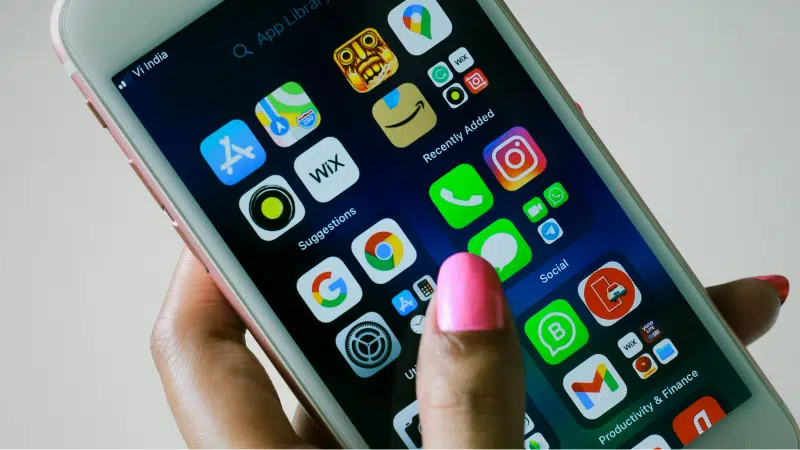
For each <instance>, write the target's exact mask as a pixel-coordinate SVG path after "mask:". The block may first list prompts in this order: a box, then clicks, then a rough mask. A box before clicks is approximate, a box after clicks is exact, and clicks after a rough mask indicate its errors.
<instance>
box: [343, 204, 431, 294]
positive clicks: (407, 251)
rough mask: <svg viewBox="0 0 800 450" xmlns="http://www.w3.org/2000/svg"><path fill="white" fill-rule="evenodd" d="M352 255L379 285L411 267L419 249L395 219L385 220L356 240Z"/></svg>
mask: <svg viewBox="0 0 800 450" xmlns="http://www.w3.org/2000/svg"><path fill="white" fill-rule="evenodd" d="M352 251H353V255H354V256H355V257H356V259H357V260H358V262H359V263H360V264H361V267H363V268H364V271H366V272H367V275H369V277H370V278H371V279H372V281H374V282H375V283H378V284H384V283H387V282H389V280H391V279H392V278H394V277H396V276H397V275H399V274H400V273H401V272H403V271H404V270H406V269H407V268H409V267H410V266H411V265H412V264H414V262H415V261H416V260H417V251H416V250H415V249H414V246H413V245H412V244H411V242H410V241H409V239H408V237H407V236H406V234H405V233H404V232H403V230H402V229H401V228H400V225H398V224H397V222H395V221H394V220H392V219H383V220H381V221H380V222H378V223H376V224H375V225H373V226H372V227H371V228H370V229H369V230H367V231H365V232H363V233H362V234H361V235H360V236H359V237H357V238H356V239H355V240H354V241H353V245H352Z"/></svg>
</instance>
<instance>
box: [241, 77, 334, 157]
mask: <svg viewBox="0 0 800 450" xmlns="http://www.w3.org/2000/svg"><path fill="white" fill-rule="evenodd" d="M256 117H258V121H259V122H261V125H263V126H264V128H265V129H266V130H267V133H269V136H270V137H271V138H272V140H273V141H275V143H276V144H278V145H279V146H281V147H289V146H291V145H293V144H294V143H295V142H297V141H299V140H300V139H303V138H304V137H305V136H307V135H308V134H309V133H311V132H312V131H314V130H315V129H317V127H319V124H320V121H321V120H322V117H321V116H320V114H319V110H318V109H317V107H316V106H314V103H313V102H312V101H311V98H310V97H309V96H308V94H306V91H304V90H303V88H302V87H301V86H300V85H299V84H297V83H295V82H294V81H290V82H288V83H286V84H284V85H283V86H281V87H280V88H278V89H275V91H273V92H272V93H271V94H269V95H268V96H266V97H264V98H263V99H262V100H261V101H259V102H258V104H257V105H256Z"/></svg>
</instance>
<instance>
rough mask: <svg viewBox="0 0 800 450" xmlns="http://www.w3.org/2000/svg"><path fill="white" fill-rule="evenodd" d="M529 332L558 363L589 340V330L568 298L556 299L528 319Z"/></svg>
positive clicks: (538, 346)
mask: <svg viewBox="0 0 800 450" xmlns="http://www.w3.org/2000/svg"><path fill="white" fill-rule="evenodd" d="M525 335H526V336H528V339H530V341H531V343H532V344H533V346H534V347H535V348H536V350H537V351H538V352H539V355H541V356H542V359H544V361H545V362H546V363H547V364H550V365H551V366H554V365H556V364H559V363H560V362H562V361H564V360H565V359H567V358H569V357H570V356H571V355H572V354H574V353H575V352H577V351H578V350H579V349H580V348H581V347H583V346H584V345H586V343H587V342H589V331H588V330H587V329H586V325H584V324H583V322H581V319H580V318H579V317H578V314H577V313H576V312H575V310H574V309H572V306H570V304H569V303H568V302H567V301H566V300H556V301H554V302H553V303H550V304H549V305H547V306H546V307H545V308H544V309H543V310H541V311H539V312H538V313H536V314H535V315H534V316H533V317H531V318H530V319H528V321H527V322H525Z"/></svg>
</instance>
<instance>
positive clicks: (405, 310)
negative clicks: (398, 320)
mask: <svg viewBox="0 0 800 450" xmlns="http://www.w3.org/2000/svg"><path fill="white" fill-rule="evenodd" d="M392 306H394V309H396V310H397V312H398V313H399V314H400V315H401V316H403V317H405V316H407V315H409V314H411V313H412V312H414V310H415V309H417V306H419V304H418V303H417V299H416V298H414V294H412V293H411V291H408V290H405V291H403V292H401V293H399V294H397V295H396V296H395V297H394V298H393V299H392Z"/></svg>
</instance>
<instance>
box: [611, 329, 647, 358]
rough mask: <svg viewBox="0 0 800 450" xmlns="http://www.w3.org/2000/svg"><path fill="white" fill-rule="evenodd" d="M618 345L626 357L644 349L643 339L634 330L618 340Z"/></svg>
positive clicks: (630, 356) (631, 356)
mask: <svg viewBox="0 0 800 450" xmlns="http://www.w3.org/2000/svg"><path fill="white" fill-rule="evenodd" d="M617 346H618V347H619V349H620V351H621V352H622V354H623V355H625V357H626V358H633V357H634V356H636V355H637V354H639V352H640V351H642V350H644V346H643V345H642V341H640V340H639V338H638V337H636V334H635V333H632V332H631V333H628V334H626V335H625V336H622V338H621V339H620V340H619V341H617Z"/></svg>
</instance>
